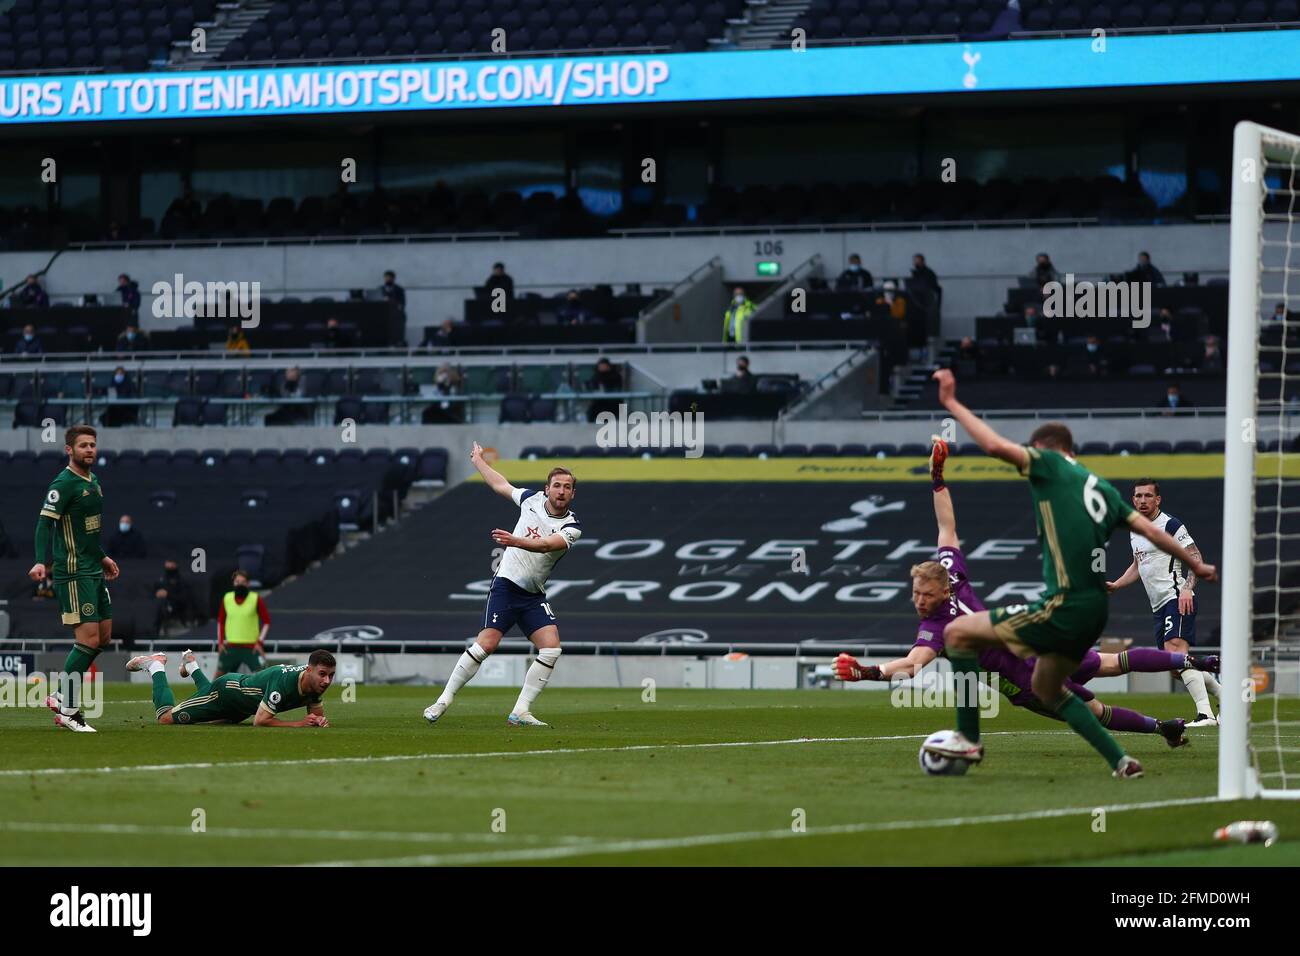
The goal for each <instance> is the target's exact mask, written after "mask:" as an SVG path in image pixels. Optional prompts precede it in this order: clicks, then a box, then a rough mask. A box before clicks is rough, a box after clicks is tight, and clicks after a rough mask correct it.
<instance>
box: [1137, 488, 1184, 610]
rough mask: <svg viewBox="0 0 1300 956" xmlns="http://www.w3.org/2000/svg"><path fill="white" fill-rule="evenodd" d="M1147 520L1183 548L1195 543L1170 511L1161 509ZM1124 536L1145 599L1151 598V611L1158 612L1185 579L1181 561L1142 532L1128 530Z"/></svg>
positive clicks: (1176, 594)
mask: <svg viewBox="0 0 1300 956" xmlns="http://www.w3.org/2000/svg"><path fill="white" fill-rule="evenodd" d="M1151 523H1152V524H1153V525H1155V526H1156V527H1157V528H1159V529H1160V530H1161V531H1163V532H1164V533H1165V534H1167V535H1169V536H1170V537H1171V538H1173V539H1174V540H1175V541H1177V542H1178V543H1179V544H1181V545H1182V546H1183V547H1184V548H1190V547H1192V546H1193V545H1194V544H1196V542H1195V541H1193V540H1192V535H1191V532H1189V531H1188V530H1187V526H1186V525H1185V524H1183V523H1182V522H1181V521H1179V520H1178V519H1177V518H1175V517H1174V516H1173V515H1171V514H1165V512H1163V511H1162V512H1160V513H1159V514H1158V515H1156V516H1155V517H1154V518H1152V519H1151ZM1128 536H1129V543H1130V544H1131V545H1132V546H1133V558H1134V559H1135V560H1136V561H1137V566H1138V574H1140V575H1141V576H1142V584H1143V585H1144V586H1145V587H1146V589H1147V598H1148V599H1149V600H1150V601H1151V610H1153V611H1158V610H1160V609H1161V608H1162V607H1164V606H1165V605H1166V604H1168V603H1169V602H1170V601H1172V600H1173V599H1174V598H1176V597H1178V592H1179V590H1180V589H1181V588H1182V586H1183V582H1184V581H1186V580H1187V571H1186V569H1185V568H1184V567H1183V562H1181V561H1179V560H1178V559H1177V558H1175V557H1173V556H1172V555H1168V554H1165V553H1164V552H1163V551H1161V550H1160V549H1159V548H1157V547H1156V546H1155V545H1154V544H1152V543H1151V542H1150V541H1148V540H1147V539H1146V538H1144V537H1142V535H1140V534H1137V533H1135V532H1133V531H1130V532H1129V535H1128Z"/></svg>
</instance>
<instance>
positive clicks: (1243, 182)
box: [1219, 123, 1300, 799]
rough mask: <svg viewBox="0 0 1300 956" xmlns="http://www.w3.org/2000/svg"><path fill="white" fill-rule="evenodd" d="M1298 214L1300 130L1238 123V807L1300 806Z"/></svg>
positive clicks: (1232, 628)
mask: <svg viewBox="0 0 1300 956" xmlns="http://www.w3.org/2000/svg"><path fill="white" fill-rule="evenodd" d="M1297 216H1300V136H1296V135H1293V134H1290V133H1283V132H1280V131H1278V130H1274V129H1269V128H1267V127H1264V126H1259V125H1258V124H1255V123H1239V124H1238V125H1237V128H1236V131H1235V135H1234V141H1233V185H1232V227H1231V228H1232V246H1231V271H1230V278H1229V308H1228V342H1227V349H1228V390H1227V413H1226V426H1225V427H1226V434H1225V443H1224V444H1225V454H1224V484H1223V498H1224V501H1223V555H1222V558H1221V560H1220V563H1219V573H1220V577H1221V587H1222V588H1223V619H1222V626H1221V632H1220V633H1221V643H1222V646H1223V671H1222V674H1221V675H1220V677H1221V682H1222V686H1223V698H1222V700H1221V701H1220V705H1219V706H1220V720H1221V726H1220V736H1219V796H1220V797H1223V798H1225V799H1235V798H1239V797H1251V796H1265V797H1291V798H1296V799H1300V446H1297V441H1300V223H1297V221H1296V220H1297ZM1279 303H1281V304H1282V309H1281V310H1280V314H1279V310H1278V304H1279Z"/></svg>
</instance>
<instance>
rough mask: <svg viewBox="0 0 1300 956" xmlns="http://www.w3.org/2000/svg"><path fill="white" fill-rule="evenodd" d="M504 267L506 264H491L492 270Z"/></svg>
mask: <svg viewBox="0 0 1300 956" xmlns="http://www.w3.org/2000/svg"><path fill="white" fill-rule="evenodd" d="M505 267H506V264H505V263H504V262H494V263H492V268H493V269H504V268H505Z"/></svg>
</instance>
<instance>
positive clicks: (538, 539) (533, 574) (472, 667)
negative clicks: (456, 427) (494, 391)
mask: <svg viewBox="0 0 1300 956" xmlns="http://www.w3.org/2000/svg"><path fill="white" fill-rule="evenodd" d="M469 460H470V461H471V462H473V464H474V467H475V468H477V469H478V471H479V474H480V475H482V476H483V480H484V481H485V482H487V486H488V487H489V488H491V489H492V490H493V491H495V492H496V493H497V494H499V495H501V496H502V497H505V498H509V499H510V500H511V501H512V502H514V504H515V505H516V506H517V507H518V508H519V520H518V521H517V522H516V523H515V530H514V533H513V534H511V533H510V532H509V531H506V530H504V529H502V528H496V529H495V530H493V532H492V540H493V541H495V542H496V543H497V544H499V545H502V546H503V547H505V549H506V551H505V554H504V555H502V556H501V564H500V565H499V566H498V569H497V573H496V574H495V575H494V576H493V578H492V587H491V589H490V590H489V591H488V599H487V607H486V608H484V610H483V625H482V629H481V630H480V631H479V632H478V637H477V638H475V640H474V643H473V644H471V645H470V646H469V648H468V649H467V650H466V651H465V652H464V653H463V654H461V655H460V660H458V661H457V662H456V666H455V667H454V668H452V672H451V676H450V677H448V678H447V685H446V686H445V687H443V689H442V694H441V695H440V696H439V697H438V699H437V700H436V701H434V702H433V703H432V704H430V705H429V706H428V707H426V708H425V709H424V719H425V720H427V721H428V722H429V723H430V724H433V723H436V722H437V721H438V719H439V718H440V717H442V715H443V713H444V712H445V711H446V710H447V708H448V707H450V706H451V702H452V701H453V700H455V699H456V693H457V692H458V691H459V690H460V689H461V688H462V687H464V686H465V684H466V682H467V681H469V679H470V678H471V677H473V676H474V675H475V674H477V673H478V669H479V667H480V666H482V664H483V662H484V661H485V660H487V658H488V655H489V654H491V653H492V652H493V651H495V650H496V649H497V645H498V644H500V643H501V638H502V637H503V636H505V635H506V634H508V633H509V632H510V630H511V629H512V628H513V627H515V625H518V626H519V630H521V631H522V632H523V633H524V636H525V637H527V638H528V639H529V640H530V641H532V642H533V646H535V647H536V648H537V659H536V660H535V661H533V663H532V664H531V665H530V666H529V668H528V673H527V674H525V675H524V686H523V687H522V688H521V689H520V691H519V699H518V700H516V701H515V706H514V707H513V708H512V709H511V711H510V716H509V717H507V718H506V721H507V722H508V723H509V724H510V725H511V726H513V727H546V726H548V725H547V724H546V723H544V722H542V721H540V720H538V719H537V718H536V717H534V716H533V714H532V706H533V702H534V701H535V700H537V697H538V695H540V694H541V692H542V690H543V689H544V688H545V687H546V682H547V681H549V680H550V679H551V673H552V672H553V671H554V670H555V665H556V663H557V662H558V661H559V659H560V629H559V627H558V626H557V625H556V623H555V611H554V610H552V609H551V604H550V602H549V601H547V600H546V581H547V579H548V578H549V577H550V576H551V572H552V571H554V570H555V566H556V565H557V564H558V563H559V561H560V559H561V558H563V557H564V556H565V555H566V554H568V553H569V549H570V548H572V547H573V546H574V545H575V544H577V543H578V539H579V538H581V537H582V525H580V524H579V523H578V516H577V515H575V514H574V513H573V512H572V511H570V510H569V503H570V502H571V501H573V496H574V494H575V493H576V489H577V486H578V479H577V478H575V477H574V476H573V472H571V471H569V470H568V469H567V468H552V469H551V473H550V474H549V475H547V476H546V486H545V487H546V490H545V491H544V492H542V493H541V494H539V493H538V492H536V491H532V490H530V489H527V488H516V487H515V486H514V485H512V484H510V482H508V481H506V479H505V478H504V476H502V475H501V474H500V473H499V472H498V471H497V470H496V469H495V468H493V467H492V466H491V465H489V464H488V463H487V462H486V461H485V460H484V458H483V448H482V446H481V445H479V443H478V442H474V447H473V449H472V450H471V451H470V454H469Z"/></svg>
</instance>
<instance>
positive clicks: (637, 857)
mask: <svg viewBox="0 0 1300 956" xmlns="http://www.w3.org/2000/svg"><path fill="white" fill-rule="evenodd" d="M176 689H177V690H178V691H181V692H184V691H186V688H184V687H181V686H180V685H177V688H176ZM641 694H642V691H641V688H640V687H639V686H638V687H635V688H629V689H625V690H569V689H561V688H555V689H552V690H550V691H548V692H547V693H546V694H545V695H544V696H543V697H542V699H541V700H540V701H539V706H538V708H537V712H538V714H539V716H541V717H542V718H543V719H545V720H549V721H551V722H552V723H553V727H552V728H550V729H542V728H538V729H528V730H523V729H514V728H509V727H507V725H506V722H505V714H506V713H507V711H508V709H509V707H510V705H511V703H512V702H513V699H514V696H515V691H514V690H495V689H486V688H483V689H476V688H470V689H467V690H466V691H464V692H463V693H462V694H461V695H460V697H459V699H458V700H457V702H456V704H455V706H454V707H453V708H452V709H451V710H449V711H448V712H447V715H446V716H445V717H444V718H443V719H442V721H441V722H440V723H439V724H438V725H437V726H436V727H429V726H428V725H426V724H425V722H424V720H423V719H422V718H421V716H420V711H421V710H422V709H423V708H424V706H425V705H426V704H427V703H429V702H430V701H431V700H432V699H433V697H434V696H435V695H436V694H435V691H434V690H433V689H432V688H412V687H400V688H399V687H380V686H360V687H358V688H356V701H355V702H353V703H343V702H342V701H341V700H340V699H339V696H338V691H337V690H334V691H331V693H330V696H329V698H327V701H326V710H327V712H328V714H329V716H330V720H331V722H332V724H333V726H331V727H330V728H328V729H326V730H310V729H304V730H280V729H260V728H259V729H254V728H253V727H252V726H251V725H249V724H245V725H243V726H238V727H216V726H213V727H160V726H158V725H156V724H154V723H153V720H152V716H153V708H152V706H151V705H150V703H149V702H148V699H147V698H148V688H147V686H146V685H139V684H136V685H126V684H119V685H110V686H109V687H108V691H107V695H106V696H107V698H108V700H107V703H106V705H105V709H104V714H103V716H101V717H100V718H99V719H98V720H95V721H92V723H93V724H94V725H95V726H96V727H97V728H98V730H99V733H98V734H95V735H91V734H71V733H68V732H66V731H63V730H59V729H57V728H55V727H54V726H53V722H52V720H51V718H50V715H49V713H48V712H47V711H45V710H43V709H32V708H21V707H20V708H14V707H7V708H4V709H0V740H2V741H3V756H2V757H0V863H4V864H8V865H15V864H23V865H42V864H58V865H64V866H94V865H165V866H171V865H178V866H179V865H209V866H211V865H223V864H240V865H265V864H276V863H283V864H305V863H335V864H349V863H351V864H356V863H361V864H376V865H378V864H384V865H399V864H416V865H440V864H442V865H455V864H483V863H505V864H534V863H535V864H569V865H581V864H600V865H609V864H641V865H646V864H649V865H657V864H687V865H690V864H714V865H745V864H766V865H771V864H776V865H781V864H847V865H864V864H865V865H888V864H906V865H946V864H1052V863H1080V864H1082V863H1088V864H1110V865H1114V864H1121V865H1123V864H1134V865H1148V864H1158V865H1173V866H1191V865H1199V864H1206V863H1209V864H1219V865H1248V866H1253V865H1278V866H1283V865H1285V866H1296V865H1300V802H1296V801H1271V802H1267V803H1264V802H1241V803H1235V804H1220V803H1215V802H1197V801H1198V799H1201V800H1204V798H1208V797H1210V796H1211V795H1212V794H1213V793H1214V791H1215V787H1216V779H1215V772H1216V764H1217V731H1216V730H1214V729H1204V730H1194V731H1190V733H1191V734H1192V735H1193V737H1192V739H1193V742H1192V745H1191V746H1190V747H1185V748H1182V749H1181V750H1178V751H1171V750H1170V749H1169V748H1168V747H1167V746H1166V745H1165V743H1164V742H1163V740H1162V739H1160V738H1159V737H1156V736H1143V735H1133V734H1125V735H1123V737H1122V739H1123V743H1124V744H1125V746H1126V747H1127V749H1128V750H1129V752H1130V753H1132V754H1133V755H1134V756H1136V757H1138V758H1139V759H1140V760H1142V762H1143V764H1144V766H1145V767H1146V771H1147V775H1146V777H1145V778H1144V779H1142V780H1137V781H1128V782H1120V781H1117V780H1114V779H1112V778H1111V776H1110V773H1109V771H1108V769H1107V768H1106V766H1105V765H1104V764H1103V762H1102V761H1101V760H1100V759H1099V758H1098V757H1097V756H1096V755H1095V754H1093V753H1092V751H1091V750H1089V749H1088V748H1087V746H1086V745H1085V744H1084V743H1083V742H1082V741H1081V740H1079V739H1077V738H1076V737H1074V736H1073V735H1072V734H1071V733H1070V732H1069V731H1068V730H1067V729H1066V728H1065V727H1064V725H1062V724H1058V723H1055V722H1053V721H1048V720H1045V719H1043V718H1040V717H1036V716H1034V715H1032V714H1028V713H1025V712H1023V711H1013V710H1012V708H1010V707H1004V708H1002V711H1001V713H1000V715H999V716H998V717H997V718H996V719H994V720H990V721H986V722H985V733H986V734H987V735H988V736H987V737H986V745H987V756H986V758H985V763H984V765H983V766H981V767H978V768H976V769H974V770H972V771H971V773H970V774H968V775H967V776H965V777H960V778H930V777H926V776H925V775H923V774H922V773H921V771H920V770H919V768H918V767H917V760H916V754H917V749H918V748H919V746H920V741H921V739H922V738H923V737H924V736H925V735H926V734H928V733H929V732H931V731H933V730H937V729H940V728H943V727H948V726H952V725H953V722H954V720H953V715H952V714H951V713H950V712H948V711H943V710H929V709H925V710H921V709H898V708H894V707H891V706H890V703H889V696H890V695H889V694H886V693H877V694H857V693H843V692H825V691H822V692H819V691H706V690H661V691H659V693H658V695H657V696H658V699H657V701H656V702H654V703H645V702H643V701H642V699H641ZM1111 702H1112V703H1122V704H1123V705H1125V706H1129V707H1136V708H1138V709H1142V710H1145V711H1147V712H1150V713H1154V714H1157V715H1161V716H1169V715H1171V714H1172V713H1175V712H1176V708H1177V707H1178V705H1180V704H1181V705H1185V704H1186V700H1185V699H1184V698H1181V697H1173V696H1168V695H1164V696H1158V697H1141V696H1126V697H1125V696H1114V697H1113V700H1111ZM1260 706H1263V705H1260ZM1269 706H1270V708H1271V705H1269ZM1286 713H1287V715H1288V716H1289V717H1291V718H1296V717H1300V702H1296V701H1288V702H1287V712H1286ZM300 714H301V712H299V714H298V715H295V716H300ZM828 738H829V739H828ZM833 738H841V739H833ZM844 738H851V739H844ZM545 751H550V752H549V753H548V752H545ZM97 768H98V769H97ZM132 768H134V769H132ZM1180 801H1181V802H1180ZM1134 804H1153V805H1152V806H1138V807H1133V805H1134ZM1098 807H1106V808H1111V809H1109V810H1108V811H1107V813H1106V815H1105V818H1104V823H1105V829H1104V832H1097V831H1096V829H1095V827H1096V825H1097V822H1098V820H1099V818H1098V817H1097V816H1096V815H1095V813H1094V812H1093V811H1094V809H1095V808H1098ZM196 812H198V814H199V815H200V816H198V817H196ZM1259 817H1264V818H1267V819H1272V820H1274V821H1276V822H1277V824H1278V826H1279V828H1280V830H1281V834H1282V837H1281V839H1280V840H1279V842H1278V843H1277V844H1275V845H1274V846H1272V847H1270V848H1264V847H1262V846H1241V845H1237V844H1232V845H1218V844H1215V843H1214V842H1213V841H1212V839H1211V835H1212V833H1213V831H1214V829H1215V828H1216V827H1218V826H1221V825H1223V824H1225V823H1228V822H1230V821H1232V820H1237V819H1254V818H1259ZM198 818H201V819H202V821H203V823H204V824H205V828H206V829H205V832H194V829H195V823H194V821H195V820H196V819H198ZM801 821H802V823H803V827H804V832H797V825H798V824H799V823H800V822H801ZM502 827H504V832H498V831H499V830H500V829H501V828H502Z"/></svg>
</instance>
